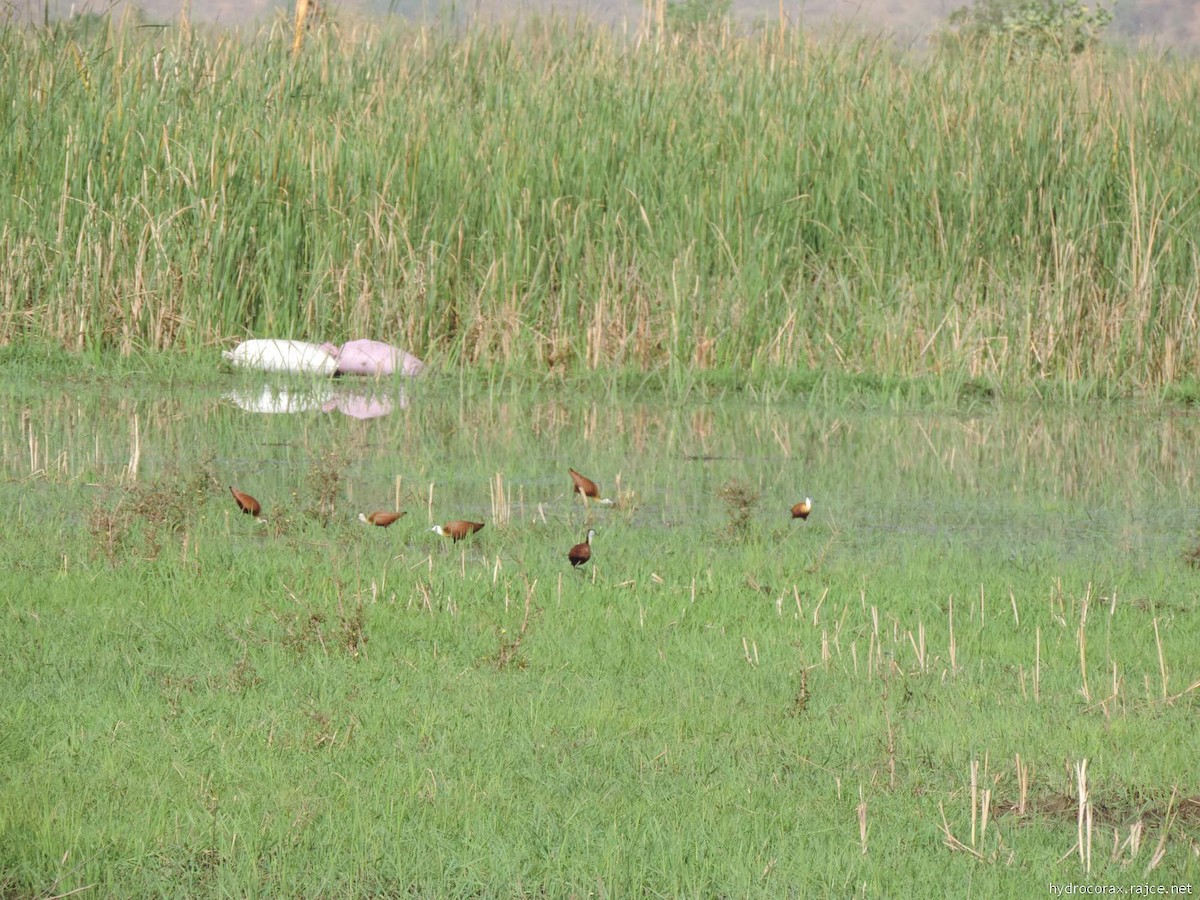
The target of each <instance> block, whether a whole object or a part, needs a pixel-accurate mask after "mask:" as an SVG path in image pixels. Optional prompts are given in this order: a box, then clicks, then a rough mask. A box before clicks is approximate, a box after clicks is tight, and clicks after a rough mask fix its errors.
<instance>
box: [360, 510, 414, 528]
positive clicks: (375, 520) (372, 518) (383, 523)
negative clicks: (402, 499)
mask: <svg viewBox="0 0 1200 900" xmlns="http://www.w3.org/2000/svg"><path fill="white" fill-rule="evenodd" d="M402 515H404V513H403V512H384V511H383V510H381V509H380V510H376V511H375V512H373V513H371V514H370V515H363V514H362V513H359V514H358V521H360V522H366V523H367V524H368V525H378V526H379V527H380V528H387V527H388V526H389V525H391V524H392V523H393V522H395V521H396V520H397V519H398V518H400V517H401V516H402Z"/></svg>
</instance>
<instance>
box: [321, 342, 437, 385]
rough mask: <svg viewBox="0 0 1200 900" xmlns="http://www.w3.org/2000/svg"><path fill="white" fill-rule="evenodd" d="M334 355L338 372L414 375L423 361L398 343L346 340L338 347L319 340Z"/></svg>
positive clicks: (423, 369)
mask: <svg viewBox="0 0 1200 900" xmlns="http://www.w3.org/2000/svg"><path fill="white" fill-rule="evenodd" d="M321 346H322V347H323V348H324V349H326V350H328V351H329V352H330V353H331V354H332V355H333V356H334V357H336V358H337V372H338V374H339V375H392V374H395V373H396V372H399V373H400V374H401V375H408V376H410V377H411V376H416V375H420V374H421V373H422V372H424V371H425V363H423V362H421V361H420V360H419V359H417V358H416V357H415V356H413V355H412V354H411V353H406V352H404V351H403V350H401V349H400V348H399V347H393V346H392V345H391V344H385V343H384V342H383V341H370V340H359V341H346V343H344V344H342V346H341V347H340V348H338V347H336V346H334V345H333V344H322V345H321Z"/></svg>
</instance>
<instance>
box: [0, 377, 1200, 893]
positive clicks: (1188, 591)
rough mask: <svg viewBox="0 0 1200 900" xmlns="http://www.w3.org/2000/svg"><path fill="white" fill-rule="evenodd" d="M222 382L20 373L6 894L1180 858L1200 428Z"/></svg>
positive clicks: (4, 751)
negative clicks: (283, 388)
mask: <svg viewBox="0 0 1200 900" xmlns="http://www.w3.org/2000/svg"><path fill="white" fill-rule="evenodd" d="M226 381H228V382H229V384H226V385H224V386H223V388H222V389H224V388H229V387H232V388H236V387H238V385H239V383H240V382H239V381H238V380H237V379H232V380H230V379H226ZM214 386H215V382H212V383H209V384H207V385H202V386H200V387H189V386H187V385H186V384H175V385H174V387H173V389H171V390H163V389H162V388H161V386H153V387H150V388H148V387H140V388H139V387H133V388H131V387H128V386H125V385H122V384H121V383H119V380H118V379H108V378H95V377H90V376H89V377H86V378H80V379H79V380H78V381H77V382H75V383H71V384H68V385H66V386H53V385H48V384H47V383H46V380H45V379H34V378H21V379H18V380H16V381H15V382H14V381H11V380H10V382H8V383H7V384H6V386H5V388H4V392H3V395H2V396H0V451H2V454H0V458H2V460H3V466H4V471H3V473H2V475H3V477H2V478H0V502H2V503H3V504H4V506H5V508H6V509H7V510H9V512H8V514H7V515H6V516H5V517H4V518H3V519H2V520H0V569H2V570H3V571H4V572H5V573H6V574H5V578H4V585H5V589H4V591H3V605H2V607H0V671H3V673H4V683H5V690H4V692H3V693H2V694H0V760H2V761H3V771H4V778H3V779H2V780H0V895H3V896H6V897H8V896H12V897H25V896H35V895H36V896H53V895H62V894H66V893H67V892H70V891H75V890H79V891H80V892H81V894H83V895H84V896H129V897H133V896H149V895H162V896H248V895H272V896H306V897H307V896H401V895H405V896H407V895H418V896H497V895H503V896H522V895H546V896H567V895H596V896H629V895H634V894H638V895H650V896H762V897H768V896H770V897H779V896H797V897H803V896H814V895H839V896H844V895H852V894H853V895H864V896H912V895H917V894H919V895H924V896H935V895H942V894H950V893H953V894H956V895H961V894H963V893H964V892H969V893H971V894H972V895H974V896H1028V895H1029V894H1030V893H1031V892H1040V893H1046V892H1048V887H1049V885H1050V884H1051V883H1055V884H1059V885H1062V884H1068V883H1074V884H1085V883H1086V884H1090V885H1099V884H1122V885H1129V884H1143V883H1148V884H1151V885H1167V886H1170V885H1180V884H1188V885H1190V884H1194V883H1195V881H1196V877H1197V870H1198V867H1200V860H1198V858H1197V848H1198V847H1200V805H1198V804H1200V784H1198V783H1197V773H1198V772H1200V744H1197V742H1196V741H1195V739H1194V738H1195V727H1194V722H1195V717H1196V713H1197V704H1198V703H1200V688H1198V687H1197V682H1198V681H1200V666H1198V664H1197V658H1196V654H1195V652H1194V649H1195V647H1196V646H1197V642H1198V640H1200V625H1198V624H1197V618H1196V584H1197V578H1198V577H1200V575H1197V573H1196V572H1195V571H1194V570H1193V569H1192V568H1190V567H1189V566H1188V565H1187V564H1186V563H1185V561H1184V556H1185V554H1186V553H1187V552H1188V551H1189V550H1190V549H1191V548H1192V546H1193V545H1194V544H1195V542H1196V540H1197V537H1196V535H1195V534H1194V531H1193V529H1194V527H1195V500H1194V497H1195V485H1194V479H1193V473H1194V472H1195V471H1196V468H1197V459H1196V456H1197V450H1196V448H1197V447H1200V434H1198V433H1197V432H1198V430H1200V425H1198V424H1197V421H1196V420H1195V418H1194V417H1192V416H1190V415H1187V414H1186V412H1185V411H1184V410H1183V409H1181V408H1175V409H1170V408H1168V409H1161V408H1160V409H1158V410H1143V409H1131V408H1125V407H1122V406H1118V405H1106V406H1097V407H1091V406H1080V407H1076V408H1073V409H1071V410H1069V411H1064V410H1062V409H1061V408H1057V407H1050V406H1041V405H1033V406H1023V407H1015V406H1009V405H1004V406H996V405H992V404H977V405H975V406H972V407H962V406H960V407H949V406H948V407H944V408H941V409H930V408H928V405H927V404H922V405H921V406H904V405H902V404H901V405H897V404H896V403H895V402H894V401H888V400H886V399H885V400H883V401H877V402H875V403H865V402H863V403H857V404H856V403H853V402H848V401H847V398H845V397H842V398H839V399H838V401H837V402H836V403H834V404H828V403H826V402H824V401H822V400H821V399H820V398H819V397H818V396H816V395H815V394H806V395H801V396H799V397H797V396H794V395H793V396H790V397H789V398H788V399H787V400H785V401H781V400H779V399H778V398H771V397H757V398H754V397H747V396H745V395H726V396H704V397H702V396H697V395H692V396H691V397H689V398H685V399H678V400H671V402H668V400H669V399H670V398H668V397H666V396H664V395H662V394H648V395H647V396H645V397H643V398H641V399H621V398H618V397H614V396H613V395H612V394H610V393H608V392H606V391H605V390H603V389H601V388H597V387H595V386H592V387H586V386H585V387H584V388H580V389H578V390H566V389H561V388H557V387H554V386H548V387H541V388H538V389H532V388H530V387H529V386H528V385H524V386H508V385H506V384H505V383H503V382H496V383H493V384H492V385H491V386H490V387H480V386H479V383H478V382H477V381H475V380H473V379H470V378H463V379H456V378H454V377H443V378H441V379H438V378H433V379H430V380H427V381H425V382H421V383H418V384H415V385H411V386H409V387H408V390H407V392H406V404H407V405H406V406H404V408H402V409H400V408H398V409H396V410H395V411H394V412H393V414H392V415H390V416H387V417H384V418H380V419H376V420H372V421H368V422H358V421H353V420H350V419H348V418H345V417H341V416H338V415H336V414H321V413H315V412H314V413H308V414H297V415H292V416H286V415H280V416H254V415H251V414H248V413H245V412H243V411H241V410H239V409H237V408H236V407H235V406H234V405H233V404H231V403H229V402H227V401H224V400H221V399H220V397H219V393H218V391H217V390H215V389H214ZM256 386H257V385H256ZM293 387H294V388H295V387H296V386H293ZM303 387H304V386H303V385H301V386H299V388H303ZM320 389H322V390H327V389H328V387H327V386H321V388H320ZM334 389H335V390H337V391H345V390H352V389H355V386H353V385H336V386H335V387H334ZM381 389H382V388H381ZM387 389H388V390H394V388H387ZM568 465H573V466H575V467H576V468H579V469H581V470H583V471H584V472H585V473H587V474H590V475H591V476H592V477H594V478H595V479H597V480H598V481H600V483H601V486H602V487H603V488H604V489H605V492H606V493H607V494H608V495H609V496H615V497H617V498H618V499H619V505H618V506H617V507H616V508H614V509H597V508H594V507H593V508H586V509H585V507H584V506H583V504H582V503H581V502H580V500H579V498H577V497H572V496H571V495H570V494H568V493H567V491H568V490H569V486H570V483H569V481H568V479H567V477H566V467H567V466H568ZM230 483H232V484H236V485H238V486H239V487H241V488H243V489H245V490H248V491H250V492H251V493H254V494H255V495H256V496H257V497H258V498H259V499H260V500H261V501H262V503H263V506H264V511H265V517H266V520H267V521H266V523H265V524H260V523H256V522H254V521H253V520H251V519H250V518H249V517H246V516H242V515H239V514H238V513H237V511H236V509H235V508H234V506H233V503H232V501H231V500H230V498H229V496H228V493H227V488H226V486H227V485H228V484H230ZM397 494H399V496H400V499H401V505H402V507H403V508H404V509H405V510H407V515H406V517H405V518H403V519H401V520H400V521H399V522H398V523H397V524H396V525H394V526H392V527H391V528H389V529H386V530H384V529H378V528H370V527H367V526H363V525H360V524H359V523H357V522H356V521H354V517H355V516H356V514H357V513H358V512H360V511H369V510H370V509H374V508H391V507H392V506H393V505H394V503H395V497H396V495H397ZM805 494H810V495H812V496H813V497H814V499H815V501H816V509H815V511H814V513H813V515H812V517H811V518H810V519H809V520H808V521H807V522H803V523H801V522H792V521H791V520H789V518H788V516H787V508H788V507H789V506H790V505H791V503H792V502H794V501H795V500H796V499H798V498H800V497H801V496H803V495H805ZM460 517H461V518H477V519H478V520H479V521H486V523H487V527H486V528H485V529H484V530H483V531H482V532H480V533H479V534H478V535H477V536H476V537H475V538H473V539H471V540H470V541H467V542H464V543H460V544H457V545H454V544H450V543H448V542H445V541H442V540H439V539H438V538H437V537H436V536H435V535H433V534H431V533H429V532H428V531H427V530H426V529H427V528H428V527H429V525H430V524H432V523H433V522H441V521H444V520H446V519H449V518H460ZM589 526H591V527H595V528H596V529H597V536H596V539H595V551H594V557H593V559H592V561H591V562H590V563H589V564H588V565H587V566H586V567H585V568H584V569H582V570H581V571H572V570H571V568H570V566H569V564H568V563H567V560H566V551H567V549H568V548H569V547H570V546H571V545H572V544H574V543H575V542H576V541H578V540H580V539H581V538H582V537H583V534H584V532H585V531H586V529H587V528H588V527H589ZM1081 798H1082V800H1083V802H1082V804H1081ZM1081 810H1082V819H1083V821H1084V825H1083V826H1081V825H1080V820H1081V813H1080V811H1081ZM1088 821H1090V831H1089V829H1088V826H1087V822H1088ZM1081 838H1082V841H1081Z"/></svg>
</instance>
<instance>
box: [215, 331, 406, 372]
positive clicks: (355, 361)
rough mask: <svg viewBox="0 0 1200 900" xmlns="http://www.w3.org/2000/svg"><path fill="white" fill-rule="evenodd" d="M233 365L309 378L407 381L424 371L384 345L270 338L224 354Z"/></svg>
mask: <svg viewBox="0 0 1200 900" xmlns="http://www.w3.org/2000/svg"><path fill="white" fill-rule="evenodd" d="M224 356H225V359H227V360H228V361H229V362H230V363H231V364H232V365H235V366H243V367H246V368H251V369H261V370H262V371H264V372H293V373H308V374H311V375H335V374H336V375H375V376H382V375H392V374H394V373H396V372H399V373H400V374H402V375H408V376H410V377H412V376H416V375H420V374H421V373H422V372H424V371H425V363H423V362H421V360H419V359H417V358H416V357H415V356H413V355H412V354H411V353H407V352H405V351H404V350H401V349H400V348H399V347H393V346H392V345H391V344H385V343H384V342H383V341H371V340H358V341H346V343H344V344H342V346H340V347H339V346H337V345H336V344H310V343H307V342H305V341H285V340H278V339H273V338H263V339H259V340H251V341H242V343H240V344H238V345H237V346H236V347H234V348H233V349H232V350H226V351H225V353H224Z"/></svg>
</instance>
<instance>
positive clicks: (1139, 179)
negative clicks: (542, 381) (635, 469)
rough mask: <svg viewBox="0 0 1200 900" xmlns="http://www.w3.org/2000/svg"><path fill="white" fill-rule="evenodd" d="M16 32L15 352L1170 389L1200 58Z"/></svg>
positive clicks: (2, 286)
mask: <svg viewBox="0 0 1200 900" xmlns="http://www.w3.org/2000/svg"><path fill="white" fill-rule="evenodd" d="M290 46H291V35H290V33H289V29H288V28H287V27H286V26H285V25H284V24H283V23H282V22H279V23H276V24H275V25H274V26H272V27H270V28H267V29H264V30H263V31H261V32H259V33H257V34H253V35H238V34H232V33H227V32H221V31H208V30H202V29H195V28H191V27H182V26H181V27H175V28H166V29H138V28H132V27H124V26H122V25H120V24H119V23H116V22H112V23H105V24H104V27H101V28H94V29H92V30H90V31H88V32H86V33H81V32H79V31H78V30H72V29H71V28H70V27H68V26H66V25H64V26H60V27H56V28H54V29H50V30H44V29H38V30H23V29H20V28H16V27H13V26H10V25H9V26H4V27H3V28H2V29H0V60H2V62H0V78H2V79H3V81H4V82H5V83H7V84H11V85H19V86H20V88H19V89H18V90H17V91H16V92H15V93H14V95H13V104H12V108H11V110H10V112H9V122H8V127H6V128H5V129H3V137H0V165H2V166H3V167H4V169H5V170H6V171H12V172H18V173H20V177H19V178H18V179H17V181H16V182H15V186H14V190H12V191H10V192H6V193H5V195H4V197H3V198H0V222H3V223H4V225H3V226H0V256H2V257H3V258H4V259H5V260H6V269H5V278H4V279H3V282H2V283H0V341H3V342H10V341H16V340H32V341H35V342H39V343H54V344H60V345H62V346H65V347H69V348H72V349H75V350H84V349H98V348H115V349H117V350H119V351H121V352H123V353H131V352H136V351H139V350H143V349H152V348H172V349H184V348H187V349H193V350H200V349H204V348H213V347H214V346H215V345H216V344H219V343H222V342H225V341H228V340H230V339H232V338H236V337H244V336H247V335H256V336H263V335H271V336H274V335H278V336H295V337H305V338H313V337H319V338H322V339H326V338H327V339H334V340H336V339H341V338H346V337H351V336H358V335H362V334H370V335H378V336H384V337H387V338H388V339H389V340H391V341H393V342H394V343H398V344H401V345H403V346H405V347H408V348H410V349H412V350H414V351H415V352H417V353H418V354H420V355H423V356H428V357H430V358H432V359H435V360H437V361H440V362H446V363H451V364H453V363H458V364H462V365H470V366H484V367H493V366H504V367H518V368H522V369H528V370H536V371H546V372H548V373H555V374H561V373H563V372H568V371H579V370H591V369H607V368H610V367H619V368H625V369H630V370H633V371H651V372H653V371H660V370H665V371H668V372H670V373H671V374H670V376H669V377H670V378H671V380H672V383H673V385H674V386H675V387H679V386H680V383H681V382H684V381H686V380H688V379H689V378H690V377H692V376H691V375H689V373H692V372H704V371H709V370H714V369H715V370H730V371H739V370H741V371H744V370H753V371H755V372H759V373H762V372H768V371H771V370H781V369H782V370H788V369H792V368H795V367H801V368H804V369H808V370H814V371H819V370H827V369H836V370H844V371H850V372H869V373H876V374H878V375H879V376H882V377H895V376H914V375H936V376H937V377H938V378H939V379H947V380H949V381H950V382H952V383H953V384H954V385H958V386H961V388H962V390H964V391H968V392H976V391H982V392H983V393H985V394H986V393H988V392H990V391H993V390H995V389H996V386H1012V385H1023V384H1029V383H1032V382H1042V381H1050V382H1053V381H1059V380H1061V381H1071V382H1077V383H1080V384H1101V385H1107V386H1108V387H1107V389H1108V390H1116V391H1124V390H1129V389H1131V388H1140V389H1145V388H1153V387H1156V386H1161V385H1166V384H1170V383H1172V382H1175V381H1177V380H1179V379H1181V378H1184V377H1185V376H1187V375H1188V374H1189V373H1192V372H1195V371H1196V370H1197V368H1198V365H1200V357H1198V355H1197V354H1198V353H1200V350H1198V349H1197V347H1196V345H1195V342H1193V341H1189V340H1187V339H1186V337H1185V336H1186V335H1187V334H1190V332H1191V330H1192V324H1193V323H1194V321H1195V319H1196V316H1197V309H1196V303H1197V298H1198V297H1200V281H1198V278H1200V276H1198V275H1197V271H1198V267H1197V245H1196V241H1195V237H1194V235H1195V230H1196V229H1195V225H1196V221H1197V213H1198V211H1200V206H1198V203H1200V196H1198V194H1197V191H1196V190H1195V187H1194V184H1193V183H1192V180H1191V177H1190V174H1189V173H1192V172H1194V171H1196V170H1197V169H1198V168H1200V140H1197V134H1196V125H1195V123H1194V122H1193V121H1192V120H1191V119H1190V118H1189V117H1186V116H1184V117H1180V116H1178V115H1177V114H1176V113H1177V110H1179V109H1190V108H1192V107H1193V106H1195V101H1196V95H1197V85H1200V70H1198V69H1197V63H1196V62H1195V61H1194V60H1189V59H1164V58H1155V57H1146V56H1138V55H1132V56H1131V55H1124V54H1120V53H1117V52H1115V51H1114V52H1112V53H1109V54H1106V53H1094V54H1088V55H1085V56H1082V57H1081V58H1079V59H1076V60H1073V61H1071V62H1069V63H1056V62H1048V61H1046V62H1041V63H1018V62H1013V61H1012V60H1011V59H1009V58H1008V57H1007V55H1006V54H1005V53H1004V51H1003V48H994V51H993V50H988V49H984V50H981V51H980V52H979V53H978V54H977V55H965V56H964V55H963V54H962V53H961V51H954V52H950V51H948V50H945V49H935V50H933V51H930V52H929V53H926V54H919V55H918V54H915V53H912V54H910V53H904V52H899V51H896V50H895V49H893V48H892V47H891V46H890V45H888V44H886V43H884V42H881V41H878V40H870V39H862V38H855V37H852V36H851V37H847V36H846V35H845V34H843V35H840V36H839V37H838V38H834V37H831V36H820V35H813V34H809V33H806V32H802V31H799V30H796V29H786V28H784V29H776V28H767V29H763V30H762V31H755V32H751V33H737V32H732V31H729V30H728V29H706V28H701V29H698V30H696V31H694V32H688V33H687V34H686V35H685V34H674V35H671V34H662V35H658V34H653V33H646V32H642V31H639V32H637V33H632V34H620V33H617V32H615V31H612V30H608V29H605V28H601V27H596V26H590V25H587V24H585V23H578V24H571V25H568V24H566V23H564V22H562V21H558V20H554V19H550V20H541V21H538V22H532V23H526V24H523V25H520V26H512V27H495V28H483V27H467V28H462V29H450V28H446V29H441V28H432V29H428V28H426V29H405V28H401V27H393V26H386V27H384V26H377V25H371V24H367V23H361V22H356V21H351V20H348V19H347V20H345V21H342V22H337V21H331V22H328V23H326V24H325V25H322V26H320V27H319V28H318V29H317V30H316V31H315V32H314V33H313V34H311V35H310V36H309V39H308V40H307V41H306V43H305V46H304V48H303V51H302V52H301V53H299V54H298V55H295V56H293V54H292V53H291V52H290Z"/></svg>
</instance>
